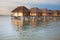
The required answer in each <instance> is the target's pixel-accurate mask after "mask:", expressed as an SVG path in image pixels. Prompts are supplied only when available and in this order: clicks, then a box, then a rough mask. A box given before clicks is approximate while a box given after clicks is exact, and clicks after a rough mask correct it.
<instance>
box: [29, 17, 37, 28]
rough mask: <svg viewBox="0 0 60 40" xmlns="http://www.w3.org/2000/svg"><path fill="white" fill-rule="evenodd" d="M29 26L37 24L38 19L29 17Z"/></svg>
mask: <svg viewBox="0 0 60 40" xmlns="http://www.w3.org/2000/svg"><path fill="white" fill-rule="evenodd" d="M30 26H32V27H36V26H38V20H37V19H36V18H30Z"/></svg>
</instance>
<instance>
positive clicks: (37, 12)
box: [30, 8, 41, 17]
mask: <svg viewBox="0 0 60 40" xmlns="http://www.w3.org/2000/svg"><path fill="white" fill-rule="evenodd" d="M40 13H41V11H40V10H39V9H38V8H31V9H30V16H34V17H36V16H40Z"/></svg>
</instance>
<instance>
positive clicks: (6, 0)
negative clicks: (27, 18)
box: [0, 0, 60, 15]
mask: <svg viewBox="0 0 60 40" xmlns="http://www.w3.org/2000/svg"><path fill="white" fill-rule="evenodd" d="M18 6H26V7H27V8H32V7H38V8H47V9H51V10H60V0H0V15H10V14H11V11H12V10H13V9H15V8H16V7H18Z"/></svg>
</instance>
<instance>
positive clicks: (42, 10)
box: [40, 8, 48, 16]
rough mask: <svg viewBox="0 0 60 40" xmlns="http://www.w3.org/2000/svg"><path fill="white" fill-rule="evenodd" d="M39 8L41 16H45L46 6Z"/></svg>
mask: <svg viewBox="0 0 60 40" xmlns="http://www.w3.org/2000/svg"><path fill="white" fill-rule="evenodd" d="M40 10H41V15H42V16H47V10H48V9H46V8H43V9H40Z"/></svg>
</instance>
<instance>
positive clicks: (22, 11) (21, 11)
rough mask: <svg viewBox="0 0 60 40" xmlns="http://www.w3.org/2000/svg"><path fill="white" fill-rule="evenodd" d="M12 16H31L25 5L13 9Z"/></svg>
mask: <svg viewBox="0 0 60 40" xmlns="http://www.w3.org/2000/svg"><path fill="white" fill-rule="evenodd" d="M11 12H12V16H15V17H18V16H29V15H30V11H29V10H28V9H27V8H26V7H25V6H19V7H17V8H15V9H14V10H12V11H11Z"/></svg>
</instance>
